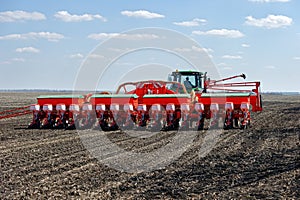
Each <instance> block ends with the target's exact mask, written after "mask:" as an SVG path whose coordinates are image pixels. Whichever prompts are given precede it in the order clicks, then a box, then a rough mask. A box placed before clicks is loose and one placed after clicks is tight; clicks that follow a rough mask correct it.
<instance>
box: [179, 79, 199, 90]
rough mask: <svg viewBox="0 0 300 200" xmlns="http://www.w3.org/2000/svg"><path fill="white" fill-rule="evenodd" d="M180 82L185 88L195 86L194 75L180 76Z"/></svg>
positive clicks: (188, 88) (189, 88)
mask: <svg viewBox="0 0 300 200" xmlns="http://www.w3.org/2000/svg"><path fill="white" fill-rule="evenodd" d="M181 83H183V84H184V86H185V87H186V89H187V90H191V89H192V88H195V87H197V85H198V84H197V83H196V78H195V76H181Z"/></svg>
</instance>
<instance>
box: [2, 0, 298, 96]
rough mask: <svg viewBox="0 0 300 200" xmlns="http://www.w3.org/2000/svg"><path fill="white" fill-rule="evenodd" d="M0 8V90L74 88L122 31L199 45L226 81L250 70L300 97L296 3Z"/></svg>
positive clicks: (20, 1) (266, 84) (251, 0)
mask: <svg viewBox="0 0 300 200" xmlns="http://www.w3.org/2000/svg"><path fill="white" fill-rule="evenodd" d="M0 3H1V8H0V27H1V28H0V88H1V89H23V88H50V89H72V87H73V83H74V79H75V78H76V75H77V72H78V70H79V68H80V66H81V64H82V63H83V61H84V60H85V58H86V56H88V55H89V53H90V52H91V51H92V50H93V49H94V48H95V47H96V46H97V45H98V44H99V43H101V42H103V41H104V40H106V39H108V38H109V37H110V36H115V35H116V34H118V33H121V32H124V31H128V30H132V29H137V28H144V27H159V28H166V29H170V30H175V31H177V32H179V33H182V34H184V35H186V36H187V37H191V38H192V39H194V40H195V41H196V42H198V43H199V44H200V45H201V46H202V47H203V48H204V49H205V50H206V52H207V53H208V54H209V56H210V57H211V59H212V62H213V63H214V64H215V66H216V67H217V69H218V70H219V73H220V75H221V76H222V77H226V76H229V75H236V74H240V73H245V74H247V76H248V78H247V80H249V81H252V80H260V81H261V82H262V90H263V91H298V92H300V77H299V76H300V25H299V23H300V14H299V9H300V1H297V0H226V1H225V0H211V1H208V0H207V1H204V0H188V1H174V0H173V1H171V0H166V1H159V0H154V1H150V0H147V1H146V0H131V1H128V0H123V1H116V0H112V1H101V0H99V1H92V0H90V1H83V0H75V1H67V0H64V1H54V0H51V1H49V0H45V1H36V0H26V1H24V0H11V1H4V0H0ZM175 67H177V66H175ZM178 68H180V66H179V67H178ZM200 68H201V67H200ZM155 69H156V68H155ZM208 73H209V72H208ZM164 76H165V77H166V78H167V74H166V75H164ZM141 77H142V75H141Z"/></svg>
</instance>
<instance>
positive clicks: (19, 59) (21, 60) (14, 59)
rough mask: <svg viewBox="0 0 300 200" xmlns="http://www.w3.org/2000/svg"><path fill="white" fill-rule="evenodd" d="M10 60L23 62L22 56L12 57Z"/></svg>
mask: <svg viewBox="0 0 300 200" xmlns="http://www.w3.org/2000/svg"><path fill="white" fill-rule="evenodd" d="M11 60H12V61H14V62H25V59H24V58H13V59H11Z"/></svg>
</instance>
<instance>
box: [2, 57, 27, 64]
mask: <svg viewBox="0 0 300 200" xmlns="http://www.w3.org/2000/svg"><path fill="white" fill-rule="evenodd" d="M14 62H25V59H24V58H12V59H10V60H6V61H2V62H0V64H1V65H10V64H12V63H14Z"/></svg>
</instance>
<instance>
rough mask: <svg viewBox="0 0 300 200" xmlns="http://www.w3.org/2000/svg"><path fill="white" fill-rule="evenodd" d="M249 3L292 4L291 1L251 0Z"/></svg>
mask: <svg viewBox="0 0 300 200" xmlns="http://www.w3.org/2000/svg"><path fill="white" fill-rule="evenodd" d="M249 1H251V2H258V3H273V2H281V3H286V2H290V0H249Z"/></svg>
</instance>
